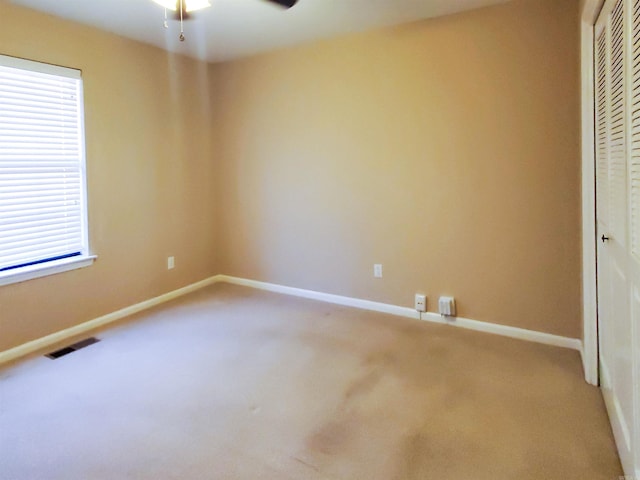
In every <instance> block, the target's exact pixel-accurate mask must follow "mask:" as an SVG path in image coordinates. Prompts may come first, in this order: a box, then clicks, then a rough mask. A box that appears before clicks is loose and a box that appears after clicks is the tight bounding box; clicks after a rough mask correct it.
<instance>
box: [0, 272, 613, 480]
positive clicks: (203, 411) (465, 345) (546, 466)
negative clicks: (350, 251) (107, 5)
mask: <svg viewBox="0 0 640 480" xmlns="http://www.w3.org/2000/svg"><path fill="white" fill-rule="evenodd" d="M97 336H98V337H99V338H101V340H102V341H101V342H100V343H97V344H95V345H92V346H89V347H87V348H84V349H82V350H78V351H77V352H74V353H72V354H70V355H67V356H64V357H61V358H59V359H57V360H49V359H47V358H44V357H38V358H33V359H30V360H27V361H24V362H22V363H20V364H17V365H14V366H11V367H8V368H5V369H3V370H0V478H1V479H3V480H4V479H12V480H13V479H15V480H40V479H42V480H56V479H64V480H75V479H78V480H100V479H110V480H111V479H113V480H121V479H153V480H159V479H224V480H235V479H238V480H240V479H242V480H257V479H265V480H280V479H283V480H286V479H301V480H306V479H309V480H319V479H326V480H329V479H330V480H338V479H341V480H396V479H397V480H402V479H407V480H409V479H429V480H431V479H433V480H436V479H438V480H440V479H444V480H500V479H509V480H529V479H535V480H540V479H544V480H554V479H557V480H572V479H575V480H586V479H588V480H598V479H602V480H617V478H618V476H619V475H622V472H621V468H620V464H619V460H618V458H617V455H616V450H615V446H614V443H613V439H612V434H611V431H610V427H609V424H608V420H607V416H606V413H605V409H604V404H603V401H602V398H601V395H600V392H599V390H598V389H597V388H595V387H590V386H588V385H587V384H585V382H584V380H583V377H582V370H581V365H580V357H579V354H578V353H577V352H575V351H570V350H565V349H560V348H554V347H547V346H543V345H537V344H533V343H526V342H521V341H518V340H512V339H507V338H501V337H498V336H492V335H486V334H482V333H477V332H471V331H465V330H463V329H457V328H453V327H446V326H440V325H433V324H429V323H425V322H419V321H416V320H410V319H405V318H400V317H394V316H390V315H384V314H378V313H372V312H367V311H362V310H356V309H351V308H346V307H340V306H335V305H329V304H325V303H320V302H315V301H311V300H304V299H299V298H294V297H288V296H283V295H277V294H272V293H266V292H261V291H257V290H252V289H248V288H243V287H237V286H231V285H226V284H217V285H214V286H212V287H209V288H206V289H203V290H201V291H198V292H196V293H194V294H192V295H189V296H187V297H183V298H182V299H180V300H178V301H175V302H173V303H169V304H165V305H164V306H162V307H159V308H157V309H155V310H151V311H148V312H145V313H144V314H140V315H138V316H136V317H135V318H132V319H131V320H129V321H127V322H126V323H123V324H121V325H119V326H117V327H115V328H112V329H109V330H105V331H103V332H100V333H99V334H98V335H97Z"/></svg>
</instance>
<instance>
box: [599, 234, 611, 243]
mask: <svg viewBox="0 0 640 480" xmlns="http://www.w3.org/2000/svg"><path fill="white" fill-rule="evenodd" d="M600 240H602V243H605V242H608V241H609V237H607V236H606V235H602V237H600Z"/></svg>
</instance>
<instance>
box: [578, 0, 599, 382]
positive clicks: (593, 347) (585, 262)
mask: <svg viewBox="0 0 640 480" xmlns="http://www.w3.org/2000/svg"><path fill="white" fill-rule="evenodd" d="M603 4H604V0H581V1H580V57H581V58H580V71H581V74H580V77H581V87H582V88H581V92H582V98H581V103H582V126H581V131H582V321H583V334H582V365H583V368H584V375H585V380H586V381H587V383H590V384H591V385H598V384H599V373H598V363H599V358H598V291H597V283H596V282H597V277H596V265H597V256H596V255H597V252H596V233H597V232H596V187H595V171H596V170H595V168H596V166H595V135H594V132H595V105H594V100H595V92H594V49H593V45H594V25H595V24H596V20H597V19H598V15H599V14H600V10H601V9H602V6H603Z"/></svg>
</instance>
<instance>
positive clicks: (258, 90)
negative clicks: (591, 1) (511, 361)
mask: <svg viewBox="0 0 640 480" xmlns="http://www.w3.org/2000/svg"><path fill="white" fill-rule="evenodd" d="M578 3H579V2H578V0H516V1H514V2H511V3H508V4H505V5H501V6H497V7H491V8H487V9H482V10H477V11H474V12H469V13H465V14H461V15H455V16H451V17H446V18H442V19H437V20H432V21H425V22H419V23H414V24H410V25H406V26H402V27H398V28H392V29H385V30H381V31H376V32H372V33H366V34H357V35H352V36H349V37H346V38H340V39H337V40H330V41H324V42H319V43H316V44H313V45H310V46H303V47H298V48H292V49H289V50H286V51H280V52H277V53H272V54H267V55H262V56H257V57H254V58H251V59H248V60H242V61H236V62H232V63H228V64H221V65H217V66H212V67H211V77H212V82H213V83H212V85H213V88H212V97H211V100H212V113H213V115H214V134H215V141H216V145H217V146H216V155H217V156H218V161H220V170H219V172H218V175H217V177H216V178H217V179H219V180H220V181H219V183H218V189H217V190H218V192H219V194H220V197H219V202H218V205H219V207H220V208H219V211H218V212H217V215H218V216H219V218H220V222H221V223H220V228H219V230H218V232H219V233H220V247H221V249H222V251H223V252H224V253H225V255H224V257H223V258H222V261H221V265H220V266H221V270H222V271H223V272H224V273H226V274H230V275H236V276H240V277H248V278H253V279H258V280H264V281H269V282H275V283H279V284H284V285H291V286H296V287H301V288H308V289H313V290H319V291H323V292H329V293H335V294H340V295H347V296H354V297H358V298H366V299H371V300H376V301H381V302H389V303H393V304H399V305H406V306H410V305H412V304H413V295H414V293H415V292H424V293H426V294H427V295H429V299H430V305H429V307H430V308H429V310H430V311H433V310H434V309H436V308H437V306H436V299H437V297H438V296H439V295H442V294H447V295H454V296H455V297H456V299H457V300H458V307H459V314H460V315H461V316H464V317H468V318H473V319H478V320H483V321H488V322H495V323H500V324H507V325H513V326H517V327H523V328H528V329H533V330H539V331H544V332H549V333H554V334H559V335H567V336H571V337H579V336H581V322H580V238H579V234H580V190H579V188H580V187H579V173H580V164H579V98H580V97H579V92H580V90H579V58H580V57H579V37H578V33H579V30H578V19H579V12H578ZM374 263H382V264H383V265H384V278H383V279H374V278H373V275H372V267H373V264H374Z"/></svg>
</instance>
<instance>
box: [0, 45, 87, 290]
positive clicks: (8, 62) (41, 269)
mask: <svg viewBox="0 0 640 480" xmlns="http://www.w3.org/2000/svg"><path fill="white" fill-rule="evenodd" d="M0 65H1V66H5V67H10V68H16V69H20V70H25V71H30V72H38V73H45V74H49V75H56V76H63V77H67V78H76V79H77V80H78V82H79V87H78V92H79V93H78V96H79V98H78V104H79V113H78V115H79V132H78V133H79V135H78V136H79V138H78V141H79V143H80V145H79V152H80V176H81V178H80V202H81V209H80V210H81V213H80V215H81V238H82V247H83V248H82V250H81V252H80V254H79V255H75V256H71V257H66V258H59V259H52V260H47V261H44V262H39V263H35V264H30V265H25V266H22V267H16V268H12V269H8V270H4V271H0V286H3V285H9V284H12V283H18V282H24V281H26V280H31V279H34V278H39V277H44V276H48V275H54V274H57V273H62V272H67V271H70V270H75V269H78V268H84V267H88V266H90V265H91V264H93V262H94V260H95V259H96V258H97V257H96V255H93V254H92V253H91V249H90V244H89V222H88V220H89V213H88V211H89V205H88V195H87V155H86V138H85V105H84V81H83V78H82V71H81V70H78V69H73V68H68V67H62V66H58V65H53V64H49V63H43V62H38V61H34V60H27V59H23V58H18V57H12V56H8V55H0Z"/></svg>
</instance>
